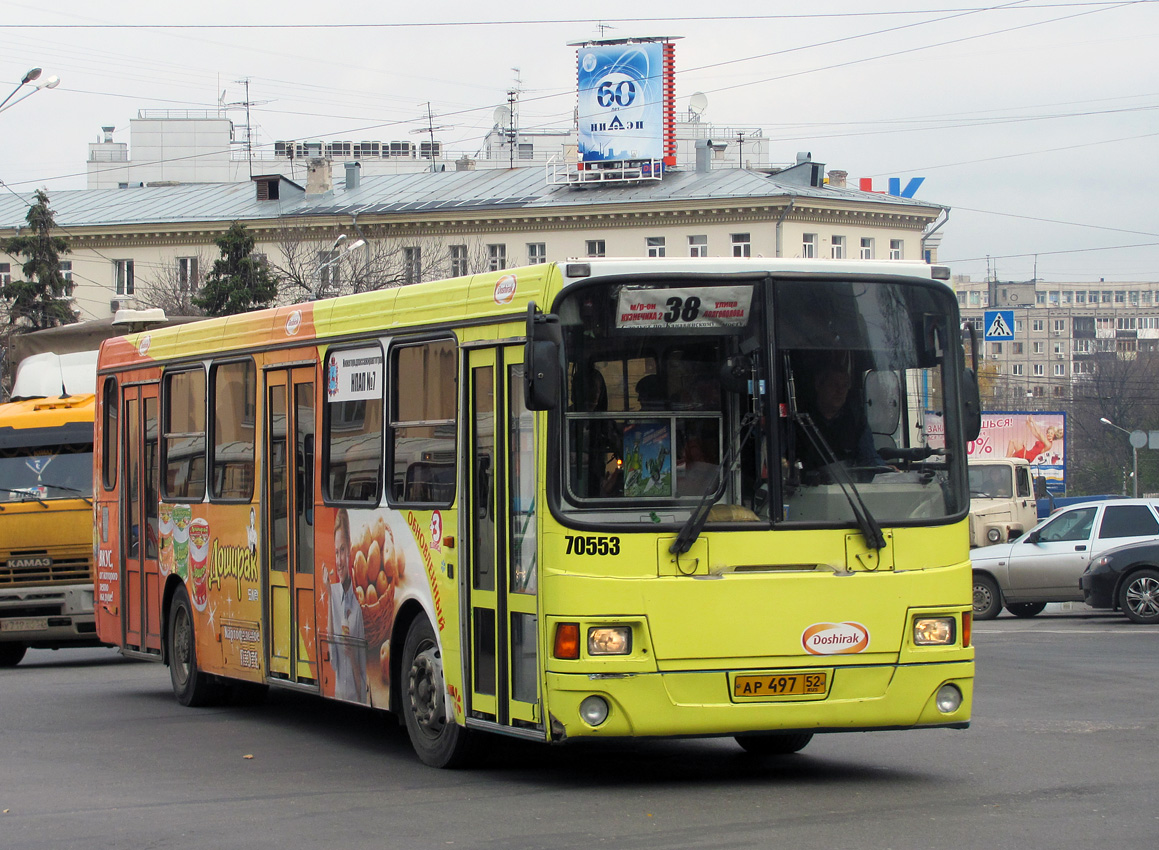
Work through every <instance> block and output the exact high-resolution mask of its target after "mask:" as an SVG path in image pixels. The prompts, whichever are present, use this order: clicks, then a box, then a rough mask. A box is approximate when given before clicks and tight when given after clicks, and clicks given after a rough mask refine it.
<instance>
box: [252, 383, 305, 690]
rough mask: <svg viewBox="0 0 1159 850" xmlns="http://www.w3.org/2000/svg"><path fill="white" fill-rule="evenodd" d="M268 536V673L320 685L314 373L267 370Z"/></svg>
mask: <svg viewBox="0 0 1159 850" xmlns="http://www.w3.org/2000/svg"><path fill="white" fill-rule="evenodd" d="M265 387H266V388H265V399H266V405H265V436H266V439H265V458H264V460H265V462H264V464H263V469H264V470H265V473H264V478H265V480H264V482H263V483H264V489H265V494H266V498H265V500H264V511H263V514H264V516H263V519H262V527H263V529H264V533H263V537H264V539H265V541H266V563H267V565H268V569H266V570H263V582H264V585H265V586H264V588H263V590H264V598H265V605H266V623H267V626H268V628H267V635H268V637H267V654H268V656H269V671H270V675H271V676H273V677H275V678H278V679H285V680H287V681H291V682H297V683H300V684H304V685H311V686H314V687H317V685H318V658H317V646H318V643H317V640H316V639H315V635H314V371H313V369H310V368H296V369H272V370H269V371H267V372H266V375H265Z"/></svg>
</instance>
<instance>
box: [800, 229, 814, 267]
mask: <svg viewBox="0 0 1159 850" xmlns="http://www.w3.org/2000/svg"><path fill="white" fill-rule="evenodd" d="M801 256H802V257H803V258H804V259H806V260H811V259H813V258H814V257H816V256H817V234H816V233H802V234H801Z"/></svg>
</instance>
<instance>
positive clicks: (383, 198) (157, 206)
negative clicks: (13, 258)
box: [0, 167, 941, 229]
mask: <svg viewBox="0 0 1159 850" xmlns="http://www.w3.org/2000/svg"><path fill="white" fill-rule="evenodd" d="M283 187H284V190H283V192H282V195H283V197H282V198H281V199H279V200H270V201H259V200H257V191H256V187H255V186H254V184H253V183H252V182H245V183H187V184H178V185H166V186H144V187H136V188H127V189H64V190H55V191H53V192H51V193H49V204H50V206H51V207H52V210H53V213H54V214H55V220H56V222H57V224H58V225H60V226H61V227H64V228H69V227H74V228H75V227H98V226H109V225H141V224H174V225H175V224H197V223H202V222H204V223H220V222H229V221H237V220H241V221H261V220H263V219H277V218H283V217H308V216H332V215H352V214H354V213H356V212H357V213H359V214H368V215H386V216H389V215H392V214H393V215H408V216H409V215H414V214H418V213H423V212H449V211H455V210H462V211H467V210H472V211H478V210H486V209H495V210H499V209H527V210H529V211H532V210H536V211H539V210H545V209H550V208H559V207H591V206H593V205H604V204H606V205H620V204H633V203H648V202H665V201H668V202H671V201H699V202H705V203H711V202H728V201H738V200H750V199H751V200H753V201H757V200H762V201H768V200H772V199H777V198H785V197H796V198H807V199H815V200H828V201H838V202H846V203H850V202H851V203H858V204H875V205H876V204H880V205H883V206H892V207H899V206H901V207H913V208H914V209H915V211H916V210H919V209H924V210H932V209H941V205H939V204H936V203H932V202H928V201H918V200H914V199H912V198H900V197H896V196H893V195H882V194H877V193H872V192H862V191H860V190H858V189H852V188H833V187H829V186H823V187H811V186H801V185H794V184H791V183H788V182H778V181H777V179H776V176H775V175H773V176H769V175H767V174H764V173H762V172H757V171H746V170H743V169H721V170H718V171H708V172H697V171H677V170H672V171H669V172H667V173H666V174H665V175H664V178H663V179H662V180H646V181H641V182H638V183H607V184H590V183H589V184H580V185H574V184H573V185H553V184H549V183H548V182H547V179H546V173H545V171H544V169H543V168H541V167H526V168H514V169H481V170H477V171H444V172H418V173H411V174H389V175H378V176H373V177H363V178H362V179H361V181H360V185H359V186H358V188H356V189H353V190H352V191H349V192H348V191H346V190H345V189H344V188H343V187H342V186H341V181H338V182H337V183H336V186H335V189H334V190H333V191H331V192H328V193H326V194H324V195H304V194H302V193H301V192H300V191H298V190H297V188H296V187H294V186H292V185H287V184H285V183H283ZM33 202H34V200H33V194H32V193H28V194H24V195H20V196H19V197H17V196H16V195H13V194H12V193H10V192H9V193H0V229H14V228H17V227H22V226H24V224H25V216H26V214H27V212H28V207H29V205H31V204H32V203H33Z"/></svg>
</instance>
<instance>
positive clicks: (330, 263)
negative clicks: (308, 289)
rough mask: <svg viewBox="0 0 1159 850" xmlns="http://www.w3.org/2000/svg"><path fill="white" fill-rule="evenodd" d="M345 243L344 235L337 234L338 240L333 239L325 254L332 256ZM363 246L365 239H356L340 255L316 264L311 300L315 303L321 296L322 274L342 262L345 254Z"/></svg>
mask: <svg viewBox="0 0 1159 850" xmlns="http://www.w3.org/2000/svg"><path fill="white" fill-rule="evenodd" d="M345 241H346V234H345V233H341V234H339V235H338V238H337V239H335V240H334V243H333V244H332V245H331V246H330V250H329V251H327V252H326V253H327V254H334V252H335V251H337V250H338V246H339V245H341V244H342V243H343V242H345ZM365 244H366V240H365V239H356V240H354V241H353V242H351V243H350V244H349V245H347V246H346V247H345V248H344V249H343V251H342V253H341V254H338V255H336V256H332V257H330V259H328V260H324V261H323V262H321V263H319V264H318V285H317V286H316V287H315V288H314V294H313V298H312V299H311V300H313V301H317V300H318V298H320V297H321V296H322V272H324V271H326V269H328V268H330V267H331V266H334V265H337V264H338V263H340V262H342V260H343V258H344V257H346V255H347V254H349V253H350V252H351V251H356V250H358V249H359V248H361V247H362V246H363V245H365Z"/></svg>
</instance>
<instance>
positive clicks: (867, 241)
mask: <svg viewBox="0 0 1159 850" xmlns="http://www.w3.org/2000/svg"><path fill="white" fill-rule="evenodd" d="M861 259H863V260H872V259H873V239H872V238H871V237H869V236H862V237H861Z"/></svg>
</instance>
